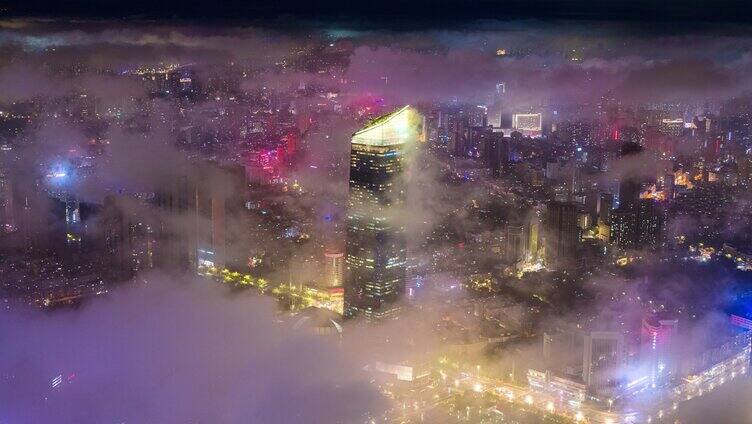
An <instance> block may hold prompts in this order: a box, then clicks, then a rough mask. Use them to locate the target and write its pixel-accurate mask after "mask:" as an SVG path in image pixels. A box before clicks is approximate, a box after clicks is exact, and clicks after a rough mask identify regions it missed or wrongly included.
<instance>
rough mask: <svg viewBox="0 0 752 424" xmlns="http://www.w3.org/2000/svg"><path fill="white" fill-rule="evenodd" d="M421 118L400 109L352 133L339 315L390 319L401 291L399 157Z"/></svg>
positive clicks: (420, 125)
mask: <svg viewBox="0 0 752 424" xmlns="http://www.w3.org/2000/svg"><path fill="white" fill-rule="evenodd" d="M422 130H423V118H422V115H421V114H420V113H418V112H417V111H416V110H415V109H413V108H412V107H409V106H405V107H403V108H401V109H399V110H397V111H395V112H392V113H390V114H388V115H384V116H382V117H380V118H377V119H375V120H373V121H371V122H370V123H369V124H368V125H366V126H365V127H364V128H363V129H361V130H360V131H358V132H356V133H355V134H354V135H353V138H352V143H351V153H350V201H349V211H348V217H347V219H348V227H347V258H346V264H347V279H346V284H345V314H346V315H348V316H353V315H356V314H359V313H360V314H363V315H364V316H365V317H366V318H367V319H378V318H383V317H386V316H390V315H393V313H394V312H395V311H396V306H395V305H394V304H393V302H394V301H395V300H396V299H397V298H398V297H399V295H400V294H401V293H402V292H403V291H404V285H405V265H406V246H405V228H404V225H403V224H402V223H400V222H398V221H397V220H396V219H395V218H396V216H395V215H396V213H397V212H398V211H399V209H400V207H401V205H402V204H403V203H404V197H405V191H404V187H402V185H401V180H400V178H399V177H400V176H401V174H402V170H403V166H404V161H405V157H404V156H405V153H406V152H407V149H408V147H409V146H410V145H411V144H413V143H415V142H416V141H417V140H418V139H419V138H420V137H422Z"/></svg>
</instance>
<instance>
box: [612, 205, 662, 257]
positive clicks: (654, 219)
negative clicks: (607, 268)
mask: <svg viewBox="0 0 752 424" xmlns="http://www.w3.org/2000/svg"><path fill="white" fill-rule="evenodd" d="M664 221H665V219H664V217H663V210H662V209H661V207H660V205H658V204H657V202H656V201H655V200H652V199H639V200H638V201H637V203H636V204H635V206H633V207H632V208H624V207H620V208H618V209H616V210H614V211H612V212H611V224H610V225H611V227H610V228H611V232H610V234H611V236H610V237H611V238H610V240H611V242H612V243H614V244H616V245H617V246H619V247H621V248H625V249H633V248H636V249H645V248H657V247H659V246H660V245H661V243H663V227H664V225H663V224H664Z"/></svg>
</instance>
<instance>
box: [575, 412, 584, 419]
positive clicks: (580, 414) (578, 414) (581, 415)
mask: <svg viewBox="0 0 752 424" xmlns="http://www.w3.org/2000/svg"><path fill="white" fill-rule="evenodd" d="M574 419H575V421H582V420H584V419H585V415H583V414H582V411H577V413H575V414H574Z"/></svg>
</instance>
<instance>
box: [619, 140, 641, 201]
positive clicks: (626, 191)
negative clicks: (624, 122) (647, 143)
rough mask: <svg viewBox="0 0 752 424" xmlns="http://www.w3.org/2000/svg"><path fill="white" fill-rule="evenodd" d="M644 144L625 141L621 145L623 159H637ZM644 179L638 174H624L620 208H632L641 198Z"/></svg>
mask: <svg viewBox="0 0 752 424" xmlns="http://www.w3.org/2000/svg"><path fill="white" fill-rule="evenodd" d="M642 150H643V149H642V146H640V145H639V144H637V143H624V145H623V146H622V147H621V157H622V160H627V159H628V160H635V158H636V156H637V155H639V154H640V153H642ZM641 189H642V180H641V178H639V177H638V176H634V175H624V176H622V178H621V180H620V181H619V208H621V209H626V210H628V209H632V208H634V206H635V204H636V203H637V201H638V200H639V199H640V191H641Z"/></svg>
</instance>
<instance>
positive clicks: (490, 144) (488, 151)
mask: <svg viewBox="0 0 752 424" xmlns="http://www.w3.org/2000/svg"><path fill="white" fill-rule="evenodd" d="M503 137H504V133H503V132H494V133H491V134H490V136H489V137H487V138H486V139H485V141H486V146H485V149H484V151H485V156H486V163H488V167H489V168H491V176H492V177H493V178H498V177H500V176H501V167H502V162H505V163H504V165H505V166H506V160H508V155H509V153H508V152H506V145H505V143H504V139H503ZM502 153H506V155H507V157H505V158H503V157H502Z"/></svg>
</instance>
